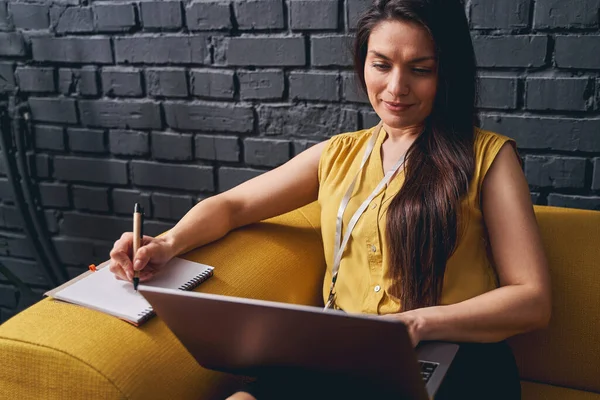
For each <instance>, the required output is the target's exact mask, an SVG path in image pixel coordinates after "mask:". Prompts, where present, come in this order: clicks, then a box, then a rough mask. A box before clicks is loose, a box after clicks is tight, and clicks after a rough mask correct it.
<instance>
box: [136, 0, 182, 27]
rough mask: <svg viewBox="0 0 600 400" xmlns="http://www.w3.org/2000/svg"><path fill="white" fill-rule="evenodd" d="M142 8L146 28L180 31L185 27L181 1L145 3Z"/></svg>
mask: <svg viewBox="0 0 600 400" xmlns="http://www.w3.org/2000/svg"><path fill="white" fill-rule="evenodd" d="M140 7H141V15H142V25H143V26H144V28H162V29H178V28H181V26H182V25H183V15H182V12H181V2H180V1H168V0H160V1H143V2H141V3H140Z"/></svg>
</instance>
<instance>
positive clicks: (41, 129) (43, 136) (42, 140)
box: [34, 125, 65, 151]
mask: <svg viewBox="0 0 600 400" xmlns="http://www.w3.org/2000/svg"><path fill="white" fill-rule="evenodd" d="M34 133H35V148H36V149H45V150H60V151H62V150H64V149H65V135H64V129H63V128H62V127H60V126H49V125H36V126H35V128H34Z"/></svg>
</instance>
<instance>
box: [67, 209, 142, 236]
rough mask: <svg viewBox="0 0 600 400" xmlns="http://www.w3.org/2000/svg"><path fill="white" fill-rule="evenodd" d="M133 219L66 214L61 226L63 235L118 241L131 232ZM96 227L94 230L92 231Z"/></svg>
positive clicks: (74, 213)
mask: <svg viewBox="0 0 600 400" xmlns="http://www.w3.org/2000/svg"><path fill="white" fill-rule="evenodd" d="M131 224H132V220H131V218H124V217H123V216H119V217H112V216H107V215H91V214H84V213H79V212H64V213H63V220H62V222H61V224H60V233H61V234H62V235H67V236H73V237H76V238H77V237H84V238H90V239H101V240H111V241H116V240H117V239H118V238H120V237H121V235H122V234H123V232H128V231H131ZM90 227H94V229H90Z"/></svg>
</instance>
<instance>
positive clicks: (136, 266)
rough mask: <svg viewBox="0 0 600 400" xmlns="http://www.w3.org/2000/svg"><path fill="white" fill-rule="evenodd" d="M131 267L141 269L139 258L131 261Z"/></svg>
mask: <svg viewBox="0 0 600 400" xmlns="http://www.w3.org/2000/svg"><path fill="white" fill-rule="evenodd" d="M133 269H135V270H136V271H139V270H140V269H142V262H141V261H140V260H136V261H135V263H133Z"/></svg>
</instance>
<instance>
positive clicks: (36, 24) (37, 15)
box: [10, 3, 50, 29]
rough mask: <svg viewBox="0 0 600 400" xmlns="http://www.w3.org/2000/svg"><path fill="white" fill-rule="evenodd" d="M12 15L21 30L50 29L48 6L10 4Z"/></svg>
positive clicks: (16, 25)
mask: <svg viewBox="0 0 600 400" xmlns="http://www.w3.org/2000/svg"><path fill="white" fill-rule="evenodd" d="M10 14H11V16H12V20H13V23H14V25H15V27H17V28H19V29H48V27H49V25H50V18H49V7H48V5H47V4H26V3H10Z"/></svg>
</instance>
